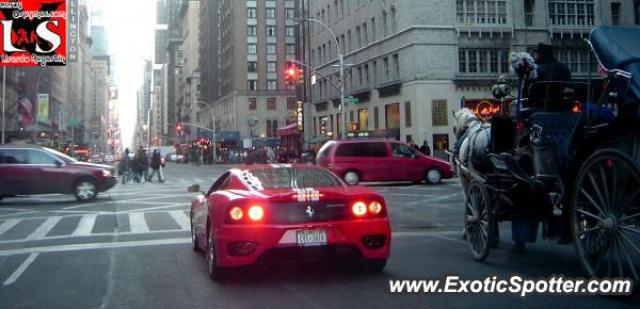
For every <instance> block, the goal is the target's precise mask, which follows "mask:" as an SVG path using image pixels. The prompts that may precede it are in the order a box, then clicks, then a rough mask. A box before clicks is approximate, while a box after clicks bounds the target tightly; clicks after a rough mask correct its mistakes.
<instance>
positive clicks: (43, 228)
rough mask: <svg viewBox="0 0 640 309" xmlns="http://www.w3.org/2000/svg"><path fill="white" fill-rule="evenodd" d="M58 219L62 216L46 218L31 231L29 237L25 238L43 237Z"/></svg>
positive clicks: (35, 238)
mask: <svg viewBox="0 0 640 309" xmlns="http://www.w3.org/2000/svg"><path fill="white" fill-rule="evenodd" d="M60 219H62V217H49V218H47V220H45V221H44V223H42V224H41V225H40V226H39V227H38V228H37V229H36V230H35V231H33V233H31V235H29V237H27V240H37V239H43V238H44V237H45V236H47V234H48V233H49V231H51V229H52V228H53V227H54V226H56V224H58V222H59V221H60Z"/></svg>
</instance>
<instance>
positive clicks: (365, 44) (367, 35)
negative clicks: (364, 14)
mask: <svg viewBox="0 0 640 309" xmlns="http://www.w3.org/2000/svg"><path fill="white" fill-rule="evenodd" d="M368 32H369V31H368V30H367V23H364V24H362V35H363V36H364V46H367V45H368V44H369V34H368Z"/></svg>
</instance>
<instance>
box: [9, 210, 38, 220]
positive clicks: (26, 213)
mask: <svg viewBox="0 0 640 309" xmlns="http://www.w3.org/2000/svg"><path fill="white" fill-rule="evenodd" d="M36 212H38V211H35V210H33V211H27V212H16V213H12V214H6V215H1V216H0V218H6V217H11V216H21V215H28V214H32V213H36Z"/></svg>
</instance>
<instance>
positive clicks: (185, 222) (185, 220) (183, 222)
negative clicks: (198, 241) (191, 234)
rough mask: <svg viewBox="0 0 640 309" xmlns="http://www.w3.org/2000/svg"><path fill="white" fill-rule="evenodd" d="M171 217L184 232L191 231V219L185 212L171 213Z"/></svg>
mask: <svg viewBox="0 0 640 309" xmlns="http://www.w3.org/2000/svg"><path fill="white" fill-rule="evenodd" d="M169 215H171V218H173V220H175V221H176V223H178V225H180V228H181V229H182V230H183V231H188V230H190V229H191V226H190V223H189V217H187V215H186V214H185V213H184V211H183V210H173V211H170V212H169Z"/></svg>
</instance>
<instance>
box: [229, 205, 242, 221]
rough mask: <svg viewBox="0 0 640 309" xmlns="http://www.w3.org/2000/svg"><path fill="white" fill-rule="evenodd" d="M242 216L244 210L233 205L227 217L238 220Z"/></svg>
mask: <svg viewBox="0 0 640 309" xmlns="http://www.w3.org/2000/svg"><path fill="white" fill-rule="evenodd" d="M243 216H244V212H243V211H242V208H240V207H237V206H236V207H233V208H231V209H230V210H229V217H231V219H232V220H234V221H240V220H242V217H243Z"/></svg>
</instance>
